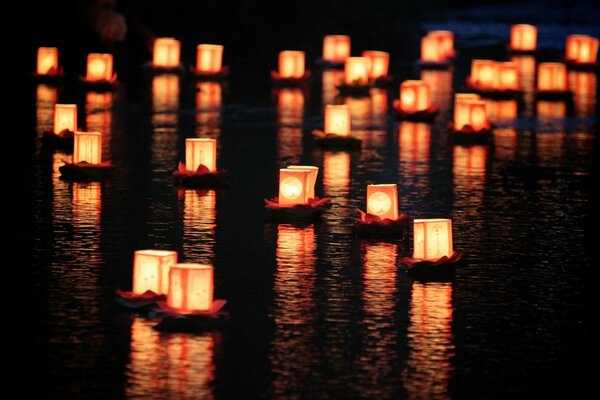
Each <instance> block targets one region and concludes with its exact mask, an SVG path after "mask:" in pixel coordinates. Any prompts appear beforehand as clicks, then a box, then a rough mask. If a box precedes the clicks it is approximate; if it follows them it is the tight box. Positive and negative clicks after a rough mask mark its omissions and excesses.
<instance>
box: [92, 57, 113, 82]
mask: <svg viewBox="0 0 600 400" xmlns="http://www.w3.org/2000/svg"><path fill="white" fill-rule="evenodd" d="M85 79H86V80H88V81H91V82H98V81H110V80H112V79H113V56H112V54H100V53H90V54H88V56H87V73H86V76H85Z"/></svg>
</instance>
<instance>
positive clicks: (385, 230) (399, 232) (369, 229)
mask: <svg viewBox="0 0 600 400" xmlns="http://www.w3.org/2000/svg"><path fill="white" fill-rule="evenodd" d="M358 212H359V213H360V219H358V220H356V224H355V225H354V232H355V233H356V235H357V236H359V237H400V239H401V240H404V239H406V234H407V232H408V215H406V214H400V215H398V219H396V220H392V219H389V218H384V219H381V218H379V217H378V216H376V215H372V214H367V213H365V212H363V211H362V210H358Z"/></svg>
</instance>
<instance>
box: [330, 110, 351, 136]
mask: <svg viewBox="0 0 600 400" xmlns="http://www.w3.org/2000/svg"><path fill="white" fill-rule="evenodd" d="M325 133H331V134H334V135H339V136H348V135H350V109H349V108H348V106H347V105H345V104H343V105H331V104H328V105H326V106H325Z"/></svg>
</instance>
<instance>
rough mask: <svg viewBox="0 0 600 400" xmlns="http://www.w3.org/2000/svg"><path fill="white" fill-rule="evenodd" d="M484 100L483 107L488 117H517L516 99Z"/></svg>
mask: <svg viewBox="0 0 600 400" xmlns="http://www.w3.org/2000/svg"><path fill="white" fill-rule="evenodd" d="M484 101H485V109H486V111H487V114H488V116H489V117H490V119H497V120H498V119H514V118H517V101H516V100H489V99H486V100H484Z"/></svg>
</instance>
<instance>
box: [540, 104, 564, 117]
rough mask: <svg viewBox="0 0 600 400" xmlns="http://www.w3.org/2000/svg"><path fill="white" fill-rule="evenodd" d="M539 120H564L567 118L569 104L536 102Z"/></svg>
mask: <svg viewBox="0 0 600 400" xmlns="http://www.w3.org/2000/svg"><path fill="white" fill-rule="evenodd" d="M536 114H537V116H538V118H564V117H566V116H567V103H566V102H564V101H547V100H538V101H537V102H536Z"/></svg>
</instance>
